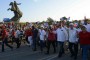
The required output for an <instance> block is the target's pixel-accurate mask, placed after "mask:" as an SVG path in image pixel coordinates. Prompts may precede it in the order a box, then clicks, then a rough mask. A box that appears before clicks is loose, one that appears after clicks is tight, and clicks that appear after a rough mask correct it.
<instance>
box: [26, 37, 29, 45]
mask: <svg viewBox="0 0 90 60" xmlns="http://www.w3.org/2000/svg"><path fill="white" fill-rule="evenodd" d="M26 42H27V43H28V44H29V41H28V36H26Z"/></svg>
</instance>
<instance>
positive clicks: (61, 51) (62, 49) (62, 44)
mask: <svg viewBox="0 0 90 60" xmlns="http://www.w3.org/2000/svg"><path fill="white" fill-rule="evenodd" d="M59 46H60V50H59V55H58V56H59V57H61V56H62V54H63V53H64V47H63V46H64V42H60V41H59Z"/></svg>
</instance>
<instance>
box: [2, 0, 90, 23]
mask: <svg viewBox="0 0 90 60" xmlns="http://www.w3.org/2000/svg"><path fill="white" fill-rule="evenodd" d="M12 1H14V0H1V1H0V8H1V9H0V21H2V20H3V18H12V17H13V15H14V14H13V12H11V11H7V9H8V8H10V6H9V3H10V2H12ZM15 1H17V2H18V3H22V4H21V5H20V6H19V8H20V10H21V11H22V12H23V17H22V18H21V20H20V21H21V22H27V21H28V22H36V21H43V20H46V19H47V18H48V17H51V18H53V19H54V20H59V19H60V17H63V16H66V17H71V19H83V17H84V16H86V17H87V18H90V7H89V6H90V1H89V0H15Z"/></svg>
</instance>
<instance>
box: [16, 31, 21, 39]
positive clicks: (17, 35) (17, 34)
mask: <svg viewBox="0 0 90 60" xmlns="http://www.w3.org/2000/svg"><path fill="white" fill-rule="evenodd" d="M19 35H20V31H19V30H16V32H15V38H19Z"/></svg>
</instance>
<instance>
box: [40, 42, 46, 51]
mask: <svg viewBox="0 0 90 60" xmlns="http://www.w3.org/2000/svg"><path fill="white" fill-rule="evenodd" d="M44 47H45V42H44V41H43V40H40V49H41V51H43V48H44Z"/></svg>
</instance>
